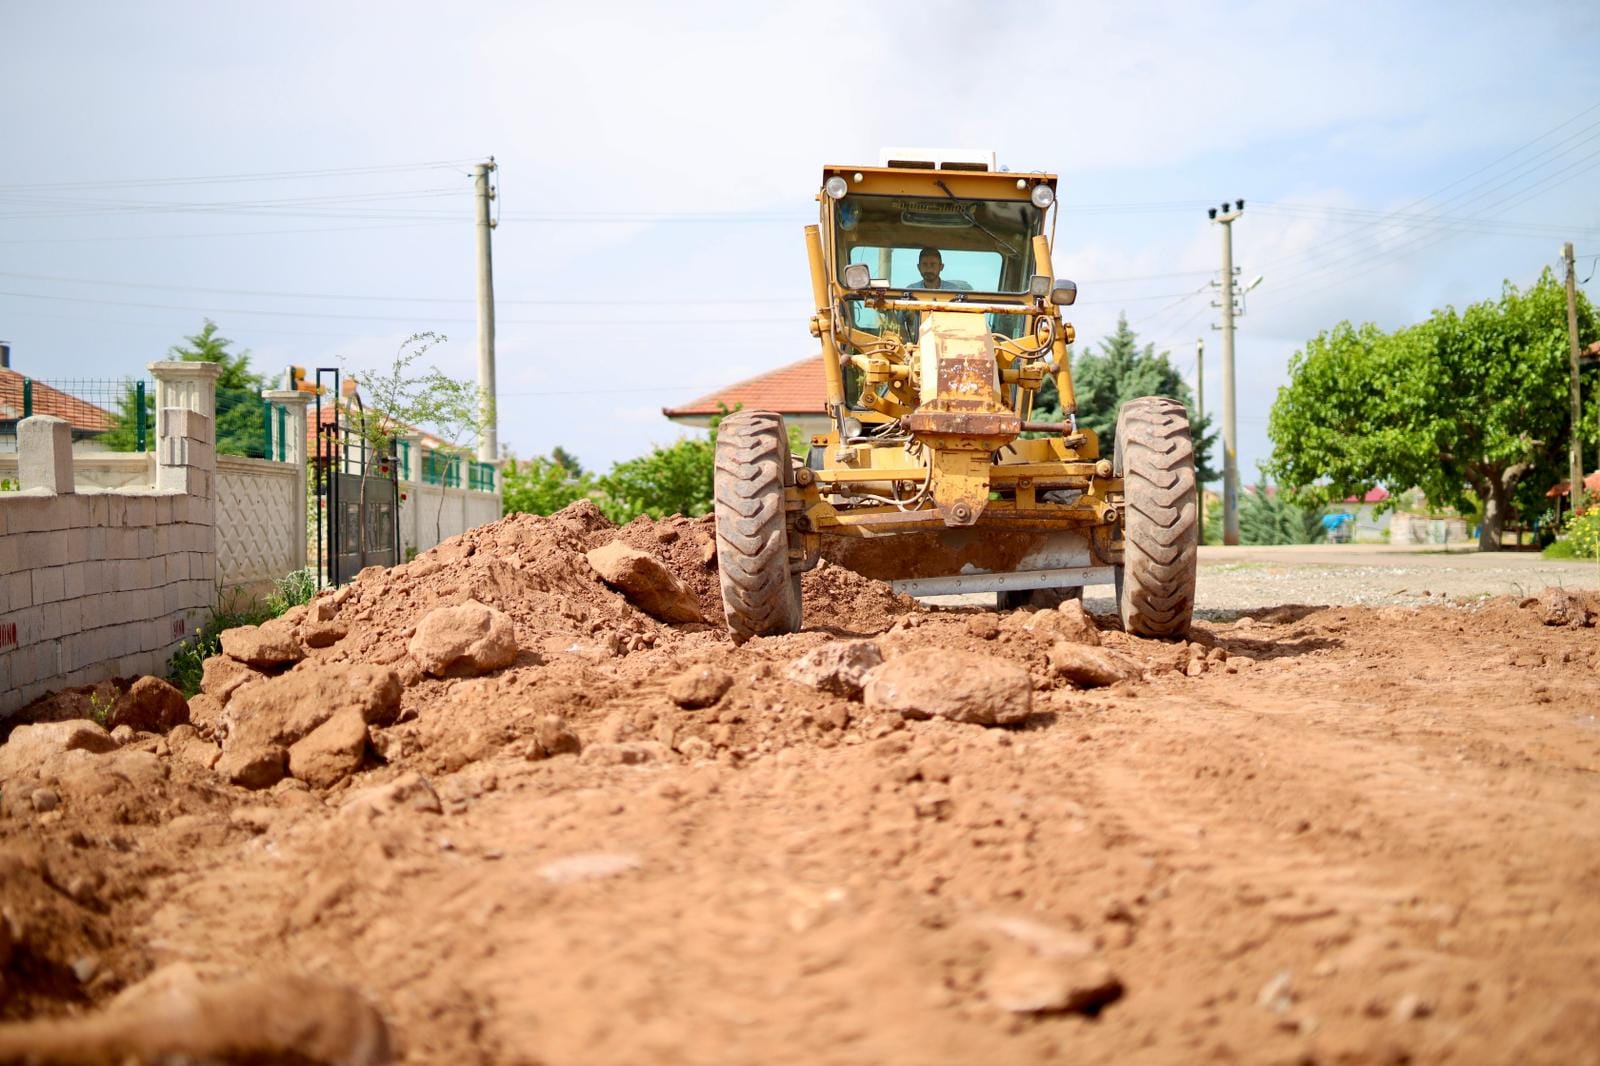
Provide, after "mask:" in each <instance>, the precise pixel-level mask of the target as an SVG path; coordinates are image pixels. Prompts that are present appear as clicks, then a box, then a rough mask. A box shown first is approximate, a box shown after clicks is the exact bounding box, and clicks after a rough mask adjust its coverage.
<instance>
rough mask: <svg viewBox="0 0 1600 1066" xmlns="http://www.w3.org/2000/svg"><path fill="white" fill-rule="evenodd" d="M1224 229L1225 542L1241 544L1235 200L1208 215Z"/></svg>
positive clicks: (1239, 207)
mask: <svg viewBox="0 0 1600 1066" xmlns="http://www.w3.org/2000/svg"><path fill="white" fill-rule="evenodd" d="M1207 213H1208V214H1209V215H1210V216H1211V221H1213V222H1216V223H1219V224H1221V226H1222V301H1221V307H1222V543H1224V544H1238V543H1239V422H1238V417H1237V412H1236V411H1235V410H1234V387H1233V223H1234V220H1235V219H1237V218H1238V217H1239V216H1240V215H1242V214H1244V201H1243V200H1235V201H1234V202H1233V206H1232V207H1231V208H1230V207H1229V206H1228V205H1227V204H1226V203H1224V204H1223V205H1222V207H1221V208H1220V209H1219V208H1215V207H1213V208H1211V209H1210V210H1209V211H1208V212H1207Z"/></svg>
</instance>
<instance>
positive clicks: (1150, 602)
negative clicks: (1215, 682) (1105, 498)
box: [1113, 396, 1199, 639]
mask: <svg viewBox="0 0 1600 1066" xmlns="http://www.w3.org/2000/svg"><path fill="white" fill-rule="evenodd" d="M1115 447H1116V456H1115V459H1114V462H1113V466H1114V468H1115V473H1116V475H1117V476H1118V477H1121V478H1122V493H1123V518H1122V541H1123V552H1122V559H1123V562H1122V566H1120V567H1118V571H1117V576H1118V579H1119V580H1118V581H1117V603H1118V608H1119V610H1120V611H1121V613H1122V628H1123V629H1124V630H1126V631H1127V632H1129V633H1132V634H1133V635H1135V636H1140V637H1162V638H1166V639H1182V638H1184V637H1187V636H1188V635H1189V623H1190V622H1191V621H1192V620H1193V618H1194V582H1195V569H1196V566H1197V564H1198V558H1197V546H1198V542H1199V536H1198V533H1199V508H1198V506H1197V504H1196V500H1195V481H1194V444H1193V442H1192V441H1191V440H1190V438H1189V415H1188V413H1187V412H1186V411H1185V410H1184V408H1183V405H1182V404H1181V403H1179V402H1178V401H1176V400H1170V399H1168V398H1166V397H1164V396H1143V397H1140V398H1139V399H1136V400H1129V401H1128V402H1127V403H1125V404H1123V405H1122V410H1121V411H1120V412H1118V414H1117V432H1116V444H1115Z"/></svg>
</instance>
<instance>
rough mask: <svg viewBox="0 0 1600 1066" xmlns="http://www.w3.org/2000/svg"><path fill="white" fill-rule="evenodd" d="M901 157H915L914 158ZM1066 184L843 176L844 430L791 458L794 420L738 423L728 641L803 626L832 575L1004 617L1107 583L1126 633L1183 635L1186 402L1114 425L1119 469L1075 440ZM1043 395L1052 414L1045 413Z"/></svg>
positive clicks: (730, 482) (839, 365) (729, 425)
mask: <svg viewBox="0 0 1600 1066" xmlns="http://www.w3.org/2000/svg"><path fill="white" fill-rule="evenodd" d="M902 156H904V157H906V158H901V157H902ZM1056 185H1057V182H1056V177H1055V175H1053V174H1044V173H1012V172H1007V171H1002V170H999V169H997V168H996V166H995V165H994V158H993V155H992V153H974V152H932V151H921V152H911V153H907V152H897V153H886V154H885V158H884V159H883V160H882V162H881V165H880V166H877V167H850V166H830V167H826V168H824V170H823V173H822V187H821V190H820V191H819V192H818V194H817V202H818V204H819V215H820V217H819V219H818V223H817V224H816V225H814V226H807V227H806V233H805V236H806V250H807V254H808V256H809V259H810V266H811V288H812V295H813V297H814V304H815V307H816V313H815V314H814V315H813V316H812V318H811V333H812V335H813V336H815V337H816V338H818V340H819V341H820V342H821V346H822V362H823V369H824V373H825V376H826V380H827V389H828V400H827V416H828V421H829V424H830V428H829V429H828V431H827V432H826V433H823V434H818V435H816V436H814V437H813V438H812V439H811V444H810V448H809V449H808V454H807V455H806V456H804V457H800V456H791V455H790V448H789V438H788V436H787V433H786V431H785V427H784V424H783V419H782V417H781V416H779V415H776V414H772V413H769V412H762V411H749V412H746V411H740V412H737V413H735V414H733V415H731V416H729V417H728V418H727V419H725V420H724V421H723V422H722V424H721V427H720V430H719V433H718V437H717V448H716V474H715V496H716V503H715V510H716V530H717V553H718V562H719V566H720V568H721V584H722V597H723V604H724V607H725V608H726V613H727V618H728V627H729V630H730V632H731V633H732V636H733V638H734V640H736V641H743V640H746V639H749V638H750V637H753V636H767V635H773V634H778V633H786V632H793V631H794V630H797V629H798V628H799V627H800V621H801V602H800V601H801V585H800V574H801V573H802V572H804V571H805V570H807V569H809V568H811V567H813V566H815V565H816V562H817V560H818V559H822V558H826V559H827V560H829V561H830V562H833V563H837V564H839V565H842V566H846V567H848V568H850V569H852V570H855V571H857V572H859V573H862V574H865V575H867V576H868V577H873V578H879V579H881V580H885V581H889V582H892V583H893V584H894V586H895V587H896V588H897V589H898V590H900V591H903V592H908V593H911V594H914V595H938V594H949V593H966V592H994V593H998V594H999V597H1000V604H1001V606H1016V605H1019V604H1020V603H1022V602H1024V601H1026V600H1027V599H1029V598H1038V597H1041V596H1051V595H1054V596H1062V595H1079V594H1081V590H1082V588H1083V586H1085V585H1096V584H1113V585H1115V587H1116V590H1117V600H1118V605H1119V610H1120V613H1121V615H1122V622H1123V625H1124V628H1126V629H1127V631H1128V632H1130V633H1134V634H1138V635H1141V636H1151V637H1169V638H1181V637H1183V636H1186V635H1187V633H1188V630H1189V624H1190V620H1191V617H1192V615H1193V608H1194V583H1195V548H1196V543H1197V536H1196V533H1197V515H1198V510H1197V501H1196V498H1195V479H1194V454H1193V447H1192V445H1191V442H1190V437H1189V420H1188V415H1187V413H1186V412H1185V411H1184V408H1183V406H1182V405H1181V404H1179V403H1178V402H1177V401H1176V400H1172V399H1168V398H1165V397H1143V398H1140V399H1135V400H1131V401H1129V402H1128V403H1126V404H1124V405H1123V407H1122V410H1121V411H1120V412H1118V416H1117V423H1116V438H1115V441H1114V442H1113V447H1112V450H1111V454H1110V455H1109V456H1107V455H1105V454H1103V452H1102V442H1101V441H1099V440H1098V439H1096V436H1095V434H1094V433H1093V432H1092V431H1091V430H1089V429H1087V428H1080V427H1079V426H1078V424H1077V418H1076V414H1077V407H1076V403H1075V401H1074V395H1073V388H1072V375H1071V369H1070V366H1069V359H1068V346H1069V345H1070V344H1071V343H1072V342H1073V340H1074V332H1073V327H1072V325H1071V324H1070V323H1069V322H1066V321H1063V319H1062V317H1061V309H1062V308H1063V307H1068V306H1071V305H1072V303H1073V302H1074V301H1075V300H1076V298H1077V288H1076V286H1075V285H1074V284H1073V283H1072V282H1070V281H1067V280H1064V279H1062V278H1058V277H1057V276H1056V274H1055V268H1054V264H1053V262H1052V259H1051V243H1052V242H1051V239H1050V238H1049V237H1047V236H1046V234H1047V232H1049V233H1051V234H1053V232H1054V228H1055V221H1056V218H1057V216H1058V215H1059V213H1060V206H1059V204H1058V202H1057V198H1056ZM1046 381H1051V382H1053V384H1054V388H1055V392H1056V395H1057V398H1058V401H1059V404H1060V409H1061V412H1062V418H1061V420H1060V421H1055V420H1040V419H1035V418H1034V405H1035V402H1036V400H1037V398H1038V396H1039V394H1040V390H1041V389H1042V388H1043V387H1044V385H1045V382H1046Z"/></svg>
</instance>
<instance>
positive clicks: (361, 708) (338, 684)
mask: <svg viewBox="0 0 1600 1066" xmlns="http://www.w3.org/2000/svg"><path fill="white" fill-rule="evenodd" d="M345 713H349V714H353V715H354V716H355V717H357V718H359V719H360V720H361V721H362V722H363V723H365V724H369V725H389V724H390V723H392V722H393V721H394V720H395V718H396V717H397V716H398V715H399V713H400V678H399V676H398V675H396V674H395V672H394V671H393V670H390V669H388V668H387V667H382V666H370V665H367V664H357V665H352V666H346V665H340V664H329V663H318V664H316V665H315V666H312V665H311V664H307V665H306V666H302V667H299V668H297V669H295V670H291V671H290V672H289V673H287V674H284V675H283V676H282V677H272V678H266V679H264V680H262V681H257V682H254V683H253V684H249V685H246V686H244V687H243V688H241V689H240V690H239V691H238V692H237V693H236V694H235V695H234V697H233V700H232V702H231V703H230V704H229V707H228V718H229V723H228V730H227V733H228V735H227V738H226V740H224V742H223V745H222V758H221V759H219V760H218V762H217V772H218V773H221V774H223V775H224V776H226V777H227V778H228V780H230V781H232V782H233V783H234V784H236V785H244V786H245V787H246V788H266V787H268V786H270V785H273V784H276V783H277V782H278V781H279V780H280V779H281V778H282V777H283V775H284V772H285V770H286V768H287V765H288V761H289V753H288V750H287V749H288V748H290V747H291V746H293V745H294V744H296V743H297V742H298V741H300V740H301V739H302V738H304V737H307V736H309V735H310V734H311V733H312V731H313V730H315V729H317V728H318V727H319V726H321V725H322V724H323V723H324V722H326V721H328V720H329V719H331V718H334V717H336V716H338V715H341V714H345Z"/></svg>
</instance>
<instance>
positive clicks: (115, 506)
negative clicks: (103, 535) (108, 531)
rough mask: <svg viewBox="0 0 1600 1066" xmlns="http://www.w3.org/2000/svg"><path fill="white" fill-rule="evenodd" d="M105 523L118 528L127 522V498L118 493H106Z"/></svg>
mask: <svg viewBox="0 0 1600 1066" xmlns="http://www.w3.org/2000/svg"><path fill="white" fill-rule="evenodd" d="M105 500H106V525H107V526H109V527H111V528H113V529H120V528H121V527H123V526H126V525H127V524H128V498H127V497H126V496H123V495H121V494H120V493H115V492H112V493H107V494H106V497H105Z"/></svg>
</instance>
